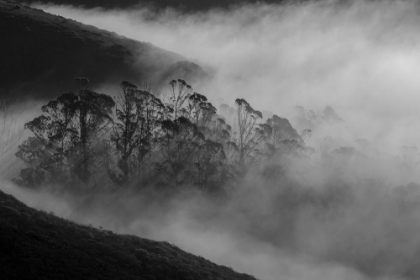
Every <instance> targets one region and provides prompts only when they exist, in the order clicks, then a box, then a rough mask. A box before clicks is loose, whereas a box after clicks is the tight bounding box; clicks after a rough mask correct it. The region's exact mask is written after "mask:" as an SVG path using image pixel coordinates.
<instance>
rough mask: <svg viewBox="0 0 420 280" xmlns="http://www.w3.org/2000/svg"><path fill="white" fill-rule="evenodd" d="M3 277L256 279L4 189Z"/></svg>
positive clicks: (0, 224)
mask: <svg viewBox="0 0 420 280" xmlns="http://www.w3.org/2000/svg"><path fill="white" fill-rule="evenodd" d="M0 264H1V265H0V279H159V280H165V279H168V280H169V279H171V280H176V279H243V280H255V278H254V277H252V276H249V275H246V274H240V273H236V272H235V271H233V270H232V269H230V268H227V267H224V266H220V265H216V264H214V263H211V262H210V261H208V260H206V259H204V258H202V257H197V256H194V255H192V254H189V253H186V252H184V251H182V250H180V249H179V248H177V247H175V246H173V245H171V244H168V243H166V242H155V241H152V240H148V239H143V238H139V237H137V236H131V235H118V234H114V233H112V232H110V231H107V230H103V229H96V228H93V227H90V226H82V225H78V224H75V223H73V222H69V221H66V220H64V219H61V218H57V217H56V216H54V215H52V214H47V213H46V212H42V211H37V210H34V209H32V208H29V207H27V206H26V205H24V204H23V203H21V202H20V201H18V200H16V199H15V198H14V197H12V196H10V195H7V194H5V193H3V192H2V191H0Z"/></svg>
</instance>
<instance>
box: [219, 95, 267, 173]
mask: <svg viewBox="0 0 420 280" xmlns="http://www.w3.org/2000/svg"><path fill="white" fill-rule="evenodd" d="M235 103H236V108H237V119H236V121H237V135H236V137H235V139H234V141H229V142H228V143H227V144H228V147H229V149H231V150H233V155H234V156H235V158H236V161H237V167H238V168H239V170H238V171H239V173H240V174H245V173H246V172H247V171H248V169H249V167H251V166H252V165H253V164H255V163H256V162H258V160H259V159H260V158H261V155H262V154H261V151H260V149H259V148H260V144H261V143H262V141H263V140H265V139H266V138H267V137H268V135H270V134H271V133H272V129H271V127H270V126H269V125H267V124H258V123H257V121H258V120H259V119H262V113H261V112H260V111H257V110H255V109H253V108H252V107H251V105H250V104H249V103H248V102H247V101H246V100H245V99H236V101H235Z"/></svg>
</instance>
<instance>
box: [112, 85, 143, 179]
mask: <svg viewBox="0 0 420 280" xmlns="http://www.w3.org/2000/svg"><path fill="white" fill-rule="evenodd" d="M120 86H121V88H122V94H121V95H120V96H119V97H118V99H117V102H116V107H115V113H116V120H115V121H114V122H113V130H112V132H111V135H110V140H111V142H112V143H113V145H114V146H115V150H116V153H117V154H118V158H119V159H118V167H119V168H120V169H121V171H122V176H116V175H115V174H110V175H111V179H113V180H114V181H116V182H117V183H119V184H123V183H126V182H127V181H128V180H129V178H130V176H131V173H132V171H133V169H134V166H133V165H134V164H133V161H132V160H131V158H132V155H133V152H134V150H135V149H136V148H137V147H138V145H139V141H140V138H139V135H138V134H139V125H140V122H141V119H140V116H139V114H138V113H137V107H138V106H137V104H138V102H139V100H138V98H137V95H136V90H137V87H136V86H135V85H133V84H130V83H128V82H125V81H124V82H122V83H121V84H120ZM108 172H111V171H110V170H109V169H108Z"/></svg>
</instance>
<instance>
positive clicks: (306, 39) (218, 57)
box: [2, 1, 420, 280]
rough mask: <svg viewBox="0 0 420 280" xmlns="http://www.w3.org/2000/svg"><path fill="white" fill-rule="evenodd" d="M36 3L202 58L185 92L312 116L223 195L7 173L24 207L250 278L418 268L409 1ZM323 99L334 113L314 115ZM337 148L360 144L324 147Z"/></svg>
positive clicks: (419, 136)
mask: <svg viewBox="0 0 420 280" xmlns="http://www.w3.org/2000/svg"><path fill="white" fill-rule="evenodd" d="M34 6H35V7H37V8H41V9H44V10H45V11H47V12H50V13H53V14H59V15H61V16H64V17H68V18H72V19H75V20H77V21H80V22H83V23H86V24H91V25H94V26H97V27H99V28H103V29H107V30H110V31H115V32H117V33H118V34H121V35H124V36H127V37H130V38H135V39H137V40H140V41H148V42H151V43H152V44H154V45H156V46H158V47H161V48H164V49H167V50H170V51H174V52H176V53H179V54H181V55H183V56H185V57H186V58H188V59H189V60H192V61H195V62H197V63H199V64H200V65H201V66H203V67H205V69H208V70H209V71H210V72H212V73H213V79H211V80H210V81H207V82H205V83H202V84H193V85H192V86H193V87H194V89H195V90H196V91H198V92H200V93H202V94H205V95H206V96H209V97H210V99H211V101H212V102H214V103H215V104H218V103H221V102H227V103H229V104H233V102H234V100H235V99H236V98H238V97H242V98H245V99H246V100H248V101H249V102H250V103H251V105H252V106H253V107H254V108H256V109H259V110H270V111H272V112H273V113H276V114H278V115H280V116H282V117H287V118H290V120H291V122H292V125H293V126H294V127H296V128H297V129H298V130H299V131H300V130H302V129H304V128H306V126H307V125H310V126H311V127H310V128H311V129H312V130H313V133H312V137H310V138H309V139H308V141H307V144H308V145H309V146H312V147H313V148H314V149H315V151H314V153H313V154H311V155H309V156H308V158H305V159H303V160H302V159H292V158H291V159H288V160H287V161H284V162H281V164H283V165H284V166H285V174H284V176H283V177H281V178H280V179H279V178H277V179H276V178H274V179H273V180H271V181H270V180H267V179H263V178H259V177H257V176H255V177H253V178H252V176H250V177H251V178H252V179H248V180H246V181H245V182H244V183H243V185H242V186H241V188H240V189H239V190H238V192H237V193H235V196H234V197H233V198H232V200H231V201H230V202H229V203H227V204H225V203H222V202H214V201H211V202H209V201H207V200H206V199H205V198H202V197H201V195H200V194H188V195H185V196H184V197H180V198H179V199H177V200H173V201H163V202H162V199H160V200H159V199H157V198H156V197H157V196H158V194H156V193H153V192H152V193H146V194H144V196H143V197H131V196H130V195H129V194H118V195H104V196H103V197H96V198H95V199H92V198H90V197H86V199H85V200H82V201H79V202H77V201H76V202H75V201H72V199H70V198H66V197H59V196H56V195H54V194H51V193H47V192H41V193H31V192H27V191H23V190H20V189H18V188H16V187H14V186H12V185H10V184H8V183H4V184H2V189H3V190H5V191H6V192H8V193H12V194H15V195H16V196H17V197H18V198H19V199H21V200H23V201H24V202H26V203H28V205H30V206H33V207H36V208H41V209H45V210H48V211H54V212H55V213H56V214H57V215H59V216H62V217H66V218H70V219H72V220H75V221H78V222H82V223H91V224H93V225H96V226H103V227H106V228H109V229H111V230H114V231H117V232H120V233H134V234H138V235H140V236H143V237H149V238H153V239H157V240H167V241H169V242H171V243H175V244H176V245H177V246H179V247H181V248H182V249H185V250H187V251H190V252H192V253H194V254H199V255H202V256H203V257H205V258H208V259H210V260H212V261H215V262H217V263H220V264H224V265H227V266H231V267H232V268H234V269H235V270H238V271H240V272H246V273H250V274H253V275H255V276H256V277H258V278H261V279H269V280H270V279H272V280H274V279H287V280H289V279H290V280H297V279H305V280H306V279H311V280H312V279H314V280H318V279H319V280H321V279H326V280H328V279H331V280H336V279H337V280H342V279H343V280H346V279H349V280H350V279H351V280H353V279H355V280H357V279H378V280H379V279H380V280H391V279H392V280H396V279H399V280H401V279H418V277H420V276H419V275H420V271H419V268H417V266H418V265H417V263H416V261H417V260H418V259H419V258H420V208H419V201H420V198H419V194H420V186H419V185H416V183H418V182H419V176H418V174H419V172H418V171H419V170H418V163H419V157H418V156H419V154H418V151H417V150H416V148H413V146H417V144H418V143H419V141H420V133H419V132H420V122H419V121H418V120H419V119H420V111H419V110H418V104H419V101H420V97H419V93H420V79H419V78H418V75H419V73H420V71H419V70H420V51H419V50H420V49H419V48H418V42H419V38H420V35H419V34H420V33H419V32H418V30H419V28H420V17H419V15H420V6H419V4H417V2H416V1H316V2H310V1H308V2H305V3H299V4H293V2H291V3H289V4H284V5H274V4H271V5H269V4H253V5H242V6H235V7H232V8H229V9H224V10H221V9H215V10H210V11H204V12H188V13H184V12H179V11H177V10H175V9H164V10H150V9H148V8H145V7H141V6H135V7H132V8H130V9H125V10H109V9H108V10H104V9H101V8H96V9H83V8H78V7H72V6H54V5H48V4H36V5H34ZM174 78H176V77H174ZM107 88H108V85H104V86H103V87H102V88H101V90H103V91H105V92H106V90H107ZM297 105H300V106H303V107H304V108H306V109H307V111H305V110H303V111H302V109H301V110H297V109H295V106H297ZM327 105H330V106H332V107H333V108H334V110H335V111H336V112H337V114H338V115H339V117H340V118H341V119H342V120H343V121H331V120H328V118H325V113H324V112H323V110H324V108H325V106H327ZM309 110H313V112H312V113H311V112H310V111H309ZM302 112H303V113H302ZM302 118H303V119H304V121H302ZM361 139H362V140H361ZM341 146H353V147H355V148H356V149H357V151H358V152H359V153H360V154H358V153H354V154H350V155H344V156H339V155H338V156H332V151H333V150H335V149H337V148H339V147H341ZM404 146H405V147H406V148H403V149H401V147H404ZM322 151H324V152H322ZM326 154H327V155H331V156H329V157H325V155H326ZM411 182H414V183H412V184H410V183H411ZM399 185H401V186H400V187H397V186H399ZM86 201H88V203H84V202H86ZM75 205H80V207H76V206H75Z"/></svg>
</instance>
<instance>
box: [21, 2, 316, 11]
mask: <svg viewBox="0 0 420 280" xmlns="http://www.w3.org/2000/svg"><path fill="white" fill-rule="evenodd" d="M17 1H19V2H23V3H28V2H29V3H39V2H45V3H53V4H56V5H75V6H83V7H86V8H92V7H103V8H107V9H113V8H127V7H130V6H134V5H139V4H140V5H151V6H153V7H155V8H157V9H164V8H167V7H171V8H177V9H182V10H185V11H203V10H208V9H212V8H227V7H229V6H234V5H244V4H255V3H264V2H265V3H275V4H282V3H285V2H288V3H290V2H293V0H262V1H261V0H200V1H197V0H45V1H39V0H29V1H28V0H17ZM304 1H314V0H295V1H294V2H304Z"/></svg>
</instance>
